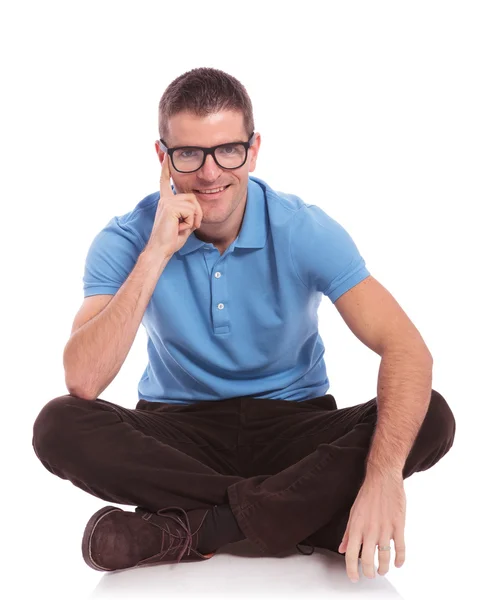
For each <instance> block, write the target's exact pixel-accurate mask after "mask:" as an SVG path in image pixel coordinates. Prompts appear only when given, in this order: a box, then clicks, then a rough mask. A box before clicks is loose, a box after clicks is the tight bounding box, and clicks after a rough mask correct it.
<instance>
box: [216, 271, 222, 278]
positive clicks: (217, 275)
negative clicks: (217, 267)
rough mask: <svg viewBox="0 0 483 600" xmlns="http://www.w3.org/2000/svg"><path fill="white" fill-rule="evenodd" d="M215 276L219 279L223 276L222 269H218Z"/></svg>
mask: <svg viewBox="0 0 483 600" xmlns="http://www.w3.org/2000/svg"><path fill="white" fill-rule="evenodd" d="M215 277H216V278H217V279H219V278H220V277H221V273H220V271H218V272H217V273H215Z"/></svg>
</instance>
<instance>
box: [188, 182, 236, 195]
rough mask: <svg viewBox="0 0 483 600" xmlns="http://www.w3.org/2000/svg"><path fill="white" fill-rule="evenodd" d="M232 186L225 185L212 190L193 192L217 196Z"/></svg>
mask: <svg viewBox="0 0 483 600" xmlns="http://www.w3.org/2000/svg"><path fill="white" fill-rule="evenodd" d="M230 185H231V184H229V185H224V186H222V187H217V188H211V189H207V190H193V191H194V192H196V193H197V194H203V195H206V196H210V195H211V194H213V195H214V196H215V195H216V194H221V192H224V191H225V190H226V189H228V188H229V187H230Z"/></svg>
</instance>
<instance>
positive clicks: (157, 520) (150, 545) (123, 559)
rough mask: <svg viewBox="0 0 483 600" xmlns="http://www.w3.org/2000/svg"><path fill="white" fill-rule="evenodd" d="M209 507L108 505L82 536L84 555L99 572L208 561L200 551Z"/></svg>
mask: <svg viewBox="0 0 483 600" xmlns="http://www.w3.org/2000/svg"><path fill="white" fill-rule="evenodd" d="M208 512H209V509H208V510H207V509H204V508H203V509H196V510H190V511H188V512H185V511H184V510H183V509H182V508H179V507H176V506H170V507H168V508H162V509H160V510H158V511H157V513H151V512H148V511H146V510H144V509H141V508H137V509H136V511H135V512H128V511H124V510H122V509H121V508H116V507H115V506H105V507H104V508H101V509H100V510H98V511H97V512H96V513H94V514H93V515H92V517H91V518H90V519H89V521H88V523H87V526H86V528H85V531H84V537H83V539H82V556H83V557H84V560H85V562H86V563H87V564H88V565H89V567H92V568H93V569H96V570H97V571H116V570H118V569H129V568H132V567H138V566H141V565H147V564H158V563H166V562H178V563H179V562H181V561H189V560H191V561H193V560H195V561H196V560H207V559H209V558H211V557H212V556H214V554H215V553H214V552H212V553H210V554H201V553H200V552H197V551H196V546H197V544H198V541H199V537H198V536H199V534H198V532H199V530H200V528H201V526H202V525H203V522H204V520H205V518H206V515H207V514H208Z"/></svg>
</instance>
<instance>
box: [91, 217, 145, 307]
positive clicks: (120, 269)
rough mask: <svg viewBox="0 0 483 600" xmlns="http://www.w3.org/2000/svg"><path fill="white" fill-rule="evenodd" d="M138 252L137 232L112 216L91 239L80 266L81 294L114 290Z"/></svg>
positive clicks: (139, 250) (118, 285)
mask: <svg viewBox="0 0 483 600" xmlns="http://www.w3.org/2000/svg"><path fill="white" fill-rule="evenodd" d="M140 252H141V249H140V244H139V238H138V236H137V234H136V233H135V232H134V231H133V230H131V229H130V228H129V227H127V226H126V225H125V224H121V222H120V220H119V217H113V218H112V219H111V220H110V221H109V223H108V224H107V225H106V226H105V227H104V229H102V230H101V231H100V232H99V233H98V234H97V235H96V237H95V238H94V240H93V241H92V243H91V245H90V248H89V250H88V252H87V257H86V261H85V267H84V277H83V283H84V297H85V298H87V296H95V295H96V294H115V293H116V292H117V291H118V290H119V288H120V287H121V286H122V284H123V283H124V282H125V281H126V279H127V278H128V276H129V274H130V273H131V271H132V270H133V268H134V265H135V264H136V261H137V260H138V257H139V254H140Z"/></svg>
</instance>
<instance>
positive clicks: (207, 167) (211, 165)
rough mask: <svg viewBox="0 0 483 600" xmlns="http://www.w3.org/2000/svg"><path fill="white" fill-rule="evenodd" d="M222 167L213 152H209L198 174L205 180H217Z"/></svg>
mask: <svg viewBox="0 0 483 600" xmlns="http://www.w3.org/2000/svg"><path fill="white" fill-rule="evenodd" d="M221 172H222V169H220V167H219V166H218V165H217V164H216V162H215V159H214V158H213V156H211V154H208V155H207V157H206V160H205V164H204V165H203V166H202V167H201V169H200V170H199V171H198V175H199V176H200V177H201V178H202V179H204V180H205V181H216V180H217V179H218V177H219V176H220V174H221Z"/></svg>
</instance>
